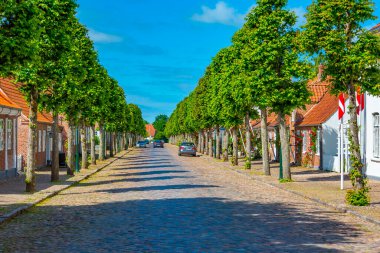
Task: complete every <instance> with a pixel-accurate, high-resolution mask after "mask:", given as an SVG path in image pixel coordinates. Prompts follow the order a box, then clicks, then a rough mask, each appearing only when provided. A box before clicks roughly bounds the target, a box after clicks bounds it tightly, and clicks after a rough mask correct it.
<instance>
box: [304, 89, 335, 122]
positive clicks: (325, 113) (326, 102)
mask: <svg viewBox="0 0 380 253" xmlns="http://www.w3.org/2000/svg"><path fill="white" fill-rule="evenodd" d="M337 110H338V97H336V96H334V95H331V94H330V93H326V94H325V95H324V96H323V98H322V99H321V101H320V102H319V103H318V104H316V105H314V106H313V107H312V108H311V109H310V110H309V111H308V112H307V113H306V114H305V115H304V117H303V119H302V121H301V122H300V123H299V124H298V126H315V125H320V124H322V123H324V122H326V121H327V120H328V119H329V118H330V117H331V116H332V115H333V114H334V113H335V112H336V111H337Z"/></svg>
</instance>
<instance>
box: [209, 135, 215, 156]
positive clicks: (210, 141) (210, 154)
mask: <svg viewBox="0 0 380 253" xmlns="http://www.w3.org/2000/svg"><path fill="white" fill-rule="evenodd" d="M212 134H213V131H212V130H210V131H209V132H208V135H209V137H208V148H209V153H208V154H209V156H210V157H214V145H213V144H214V138H213V136H212Z"/></svg>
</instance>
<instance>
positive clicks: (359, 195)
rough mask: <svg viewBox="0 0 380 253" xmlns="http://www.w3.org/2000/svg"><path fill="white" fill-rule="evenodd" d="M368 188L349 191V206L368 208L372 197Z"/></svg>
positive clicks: (347, 194)
mask: <svg viewBox="0 0 380 253" xmlns="http://www.w3.org/2000/svg"><path fill="white" fill-rule="evenodd" d="M368 191H369V189H368V188H363V189H358V190H348V191H347V193H346V202H347V204H350V205H353V206H368V205H369V203H370V197H369V195H368Z"/></svg>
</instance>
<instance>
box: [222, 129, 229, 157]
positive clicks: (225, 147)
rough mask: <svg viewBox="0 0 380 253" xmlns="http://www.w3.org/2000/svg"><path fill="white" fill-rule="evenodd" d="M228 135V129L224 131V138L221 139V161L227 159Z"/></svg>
mask: <svg viewBox="0 0 380 253" xmlns="http://www.w3.org/2000/svg"><path fill="white" fill-rule="evenodd" d="M229 139H230V136H229V134H228V129H226V130H225V131H224V140H223V161H225V162H226V161H228V142H229V141H230V140H229Z"/></svg>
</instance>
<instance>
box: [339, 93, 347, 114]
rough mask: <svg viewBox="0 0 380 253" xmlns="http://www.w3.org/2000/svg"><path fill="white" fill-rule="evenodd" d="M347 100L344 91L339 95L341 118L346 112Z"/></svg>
mask: <svg viewBox="0 0 380 253" xmlns="http://www.w3.org/2000/svg"><path fill="white" fill-rule="evenodd" d="M345 102H346V100H345V99H344V95H343V93H341V94H340V95H339V110H338V118H339V120H340V119H341V118H343V115H344V113H345V112H346V103H345Z"/></svg>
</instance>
